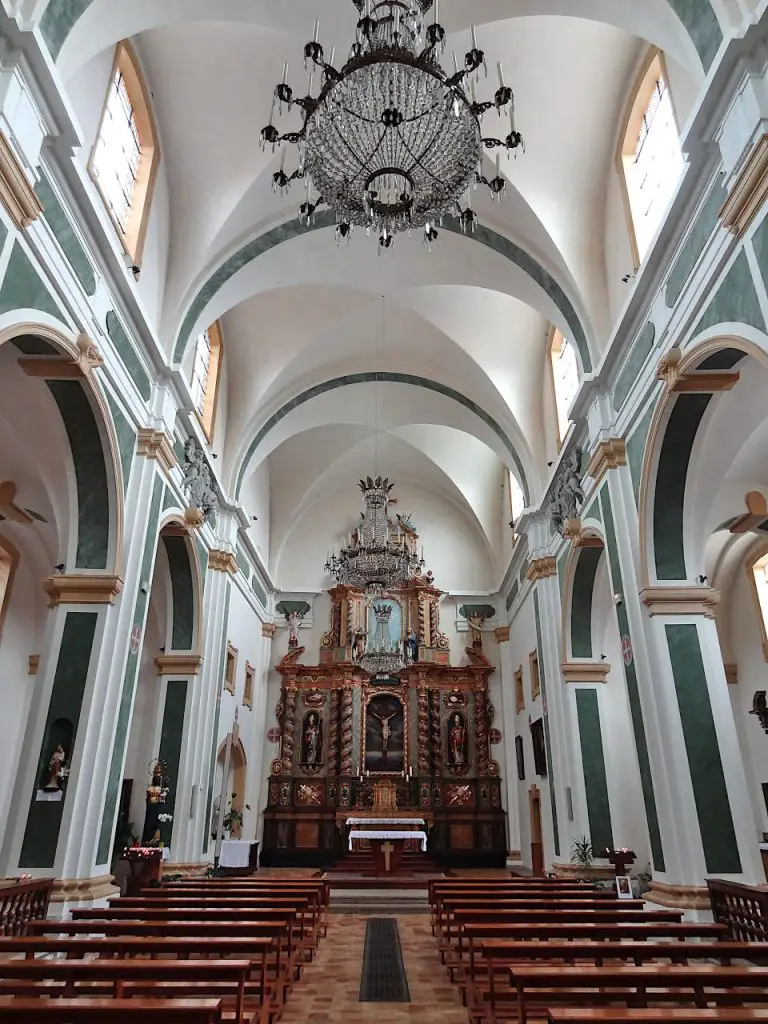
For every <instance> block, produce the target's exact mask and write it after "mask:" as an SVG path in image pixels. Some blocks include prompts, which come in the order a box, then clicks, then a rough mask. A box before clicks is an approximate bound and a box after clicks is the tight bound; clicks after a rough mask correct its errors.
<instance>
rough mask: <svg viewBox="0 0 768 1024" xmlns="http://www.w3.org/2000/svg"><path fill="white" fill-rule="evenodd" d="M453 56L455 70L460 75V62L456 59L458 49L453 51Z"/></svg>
mask: <svg viewBox="0 0 768 1024" xmlns="http://www.w3.org/2000/svg"><path fill="white" fill-rule="evenodd" d="M451 56H452V57H453V70H454V72H455V73H456V74H457V75H458V73H459V62H458V61H457V60H456V51H455V50H452V51H451Z"/></svg>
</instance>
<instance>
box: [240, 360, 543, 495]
mask: <svg viewBox="0 0 768 1024" xmlns="http://www.w3.org/2000/svg"><path fill="white" fill-rule="evenodd" d="M374 381H379V382H383V383H385V384H410V385H411V386H412V387H416V388H424V389H425V390H427V391H434V392H436V393H437V394H439V395H444V396H445V397H446V398H450V399H452V400H453V401H454V402H458V403H459V405H463V406H464V408H465V409H469V411H470V412H472V413H474V414H475V416H478V417H479V418H480V419H481V420H482V421H483V423H485V425H486V426H487V427H490V429H491V430H492V431H493V433H494V434H495V435H496V436H497V437H498V438H499V439H500V440H501V442H502V443H503V444H504V446H505V448H506V449H507V451H508V452H509V454H510V455H511V456H512V461H513V462H514V464H515V467H516V469H517V473H518V479H519V480H520V485H521V487H522V489H523V493H524V496H525V502H526V504H528V503H529V501H530V493H529V490H528V480H527V477H526V475H525V470H524V469H523V464H522V462H521V461H520V457H519V456H518V454H517V451H516V449H515V447H514V445H513V444H512V441H511V440H510V439H509V437H508V436H507V434H506V433H505V432H504V430H503V429H502V428H501V427H500V426H499V424H498V423H497V422H496V420H495V419H493V417H492V416H490V415H489V414H488V413H487V412H486V411H485V409H483V408H482V407H481V406H479V405H478V404H477V403H476V402H473V401H472V399H470V398H467V396H466V395H463V394H462V393H461V392H460V391H455V390H454V389H453V388H449V387H448V386H447V385H445V384H440V383H438V381H435V380H429V379H428V378H426V377H417V376H414V375H413V374H410V373H388V372H382V371H379V372H378V373H348V374H346V375H345V376H343V377H334V378H333V379H332V380H326V381H323V382H322V383H321V384H316V385H315V386H314V387H311V388H307V390H306V391H302V392H301V394H299V395H296V396H295V397H294V398H292V399H291V400H290V402H286V403H285V405H283V406H282V407H281V408H280V409H278V410H277V412H276V413H274V414H273V415H272V416H270V417H269V419H268V420H267V422H266V423H265V424H264V425H263V427H262V428H261V429H260V430H259V432H258V433H257V434H256V436H255V437H254V439H253V441H251V444H250V446H249V448H248V451H247V452H246V455H245V458H244V459H243V464H242V466H241V467H240V472H239V473H238V475H237V487H236V494H238V495H239V493H240V488H241V487H242V484H243V480H244V478H245V474H246V471H247V469H248V464H249V463H250V461H251V459H252V458H253V456H254V454H255V453H256V449H257V448H258V447H259V445H260V444H261V442H262V441H263V440H264V438H265V437H266V436H267V434H269V432H270V431H271V430H272V429H273V428H274V427H276V426H277V424H278V423H279V422H280V421H281V420H282V419H284V417H286V416H287V415H288V413H290V412H293V411H294V409H298V408H299V406H302V405H304V404H305V402H310V401H311V400H312V399H313V398H318V397H319V396H320V395H324V394H326V393H327V392H329V391H335V390H337V389H338V388H345V387H351V386H352V385H354V384H368V383H371V382H374Z"/></svg>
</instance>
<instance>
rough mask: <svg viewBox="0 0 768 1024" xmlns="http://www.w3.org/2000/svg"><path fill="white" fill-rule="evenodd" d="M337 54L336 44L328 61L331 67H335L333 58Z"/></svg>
mask: <svg viewBox="0 0 768 1024" xmlns="http://www.w3.org/2000/svg"><path fill="white" fill-rule="evenodd" d="M335 56H336V47H335V46H334V47H332V49H331V59H330V61H329V62H328V63H329V64H330V65H331V67H333V59H334V57H335Z"/></svg>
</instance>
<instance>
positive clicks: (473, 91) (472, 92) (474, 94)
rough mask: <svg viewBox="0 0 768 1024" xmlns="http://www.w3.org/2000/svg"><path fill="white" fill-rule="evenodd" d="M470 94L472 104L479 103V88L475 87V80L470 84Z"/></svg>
mask: <svg viewBox="0 0 768 1024" xmlns="http://www.w3.org/2000/svg"><path fill="white" fill-rule="evenodd" d="M469 93H470V95H471V97H472V102H473V103H477V86H476V85H475V80H474V78H473V79H472V81H471V82H470V83H469Z"/></svg>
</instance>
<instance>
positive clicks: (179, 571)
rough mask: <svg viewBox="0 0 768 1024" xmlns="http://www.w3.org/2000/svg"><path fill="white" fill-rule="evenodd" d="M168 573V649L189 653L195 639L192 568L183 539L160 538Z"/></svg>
mask: <svg viewBox="0 0 768 1024" xmlns="http://www.w3.org/2000/svg"><path fill="white" fill-rule="evenodd" d="M163 544H164V545H165V551H166V554H167V555H168V567H169V569H170V573H171V593H172V595H173V621H172V627H171V647H172V649H173V650H174V651H191V650H192V644H193V641H194V637H195V588H194V586H193V583H192V566H191V565H190V564H189V551H188V550H187V542H186V540H185V539H184V537H163Z"/></svg>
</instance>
